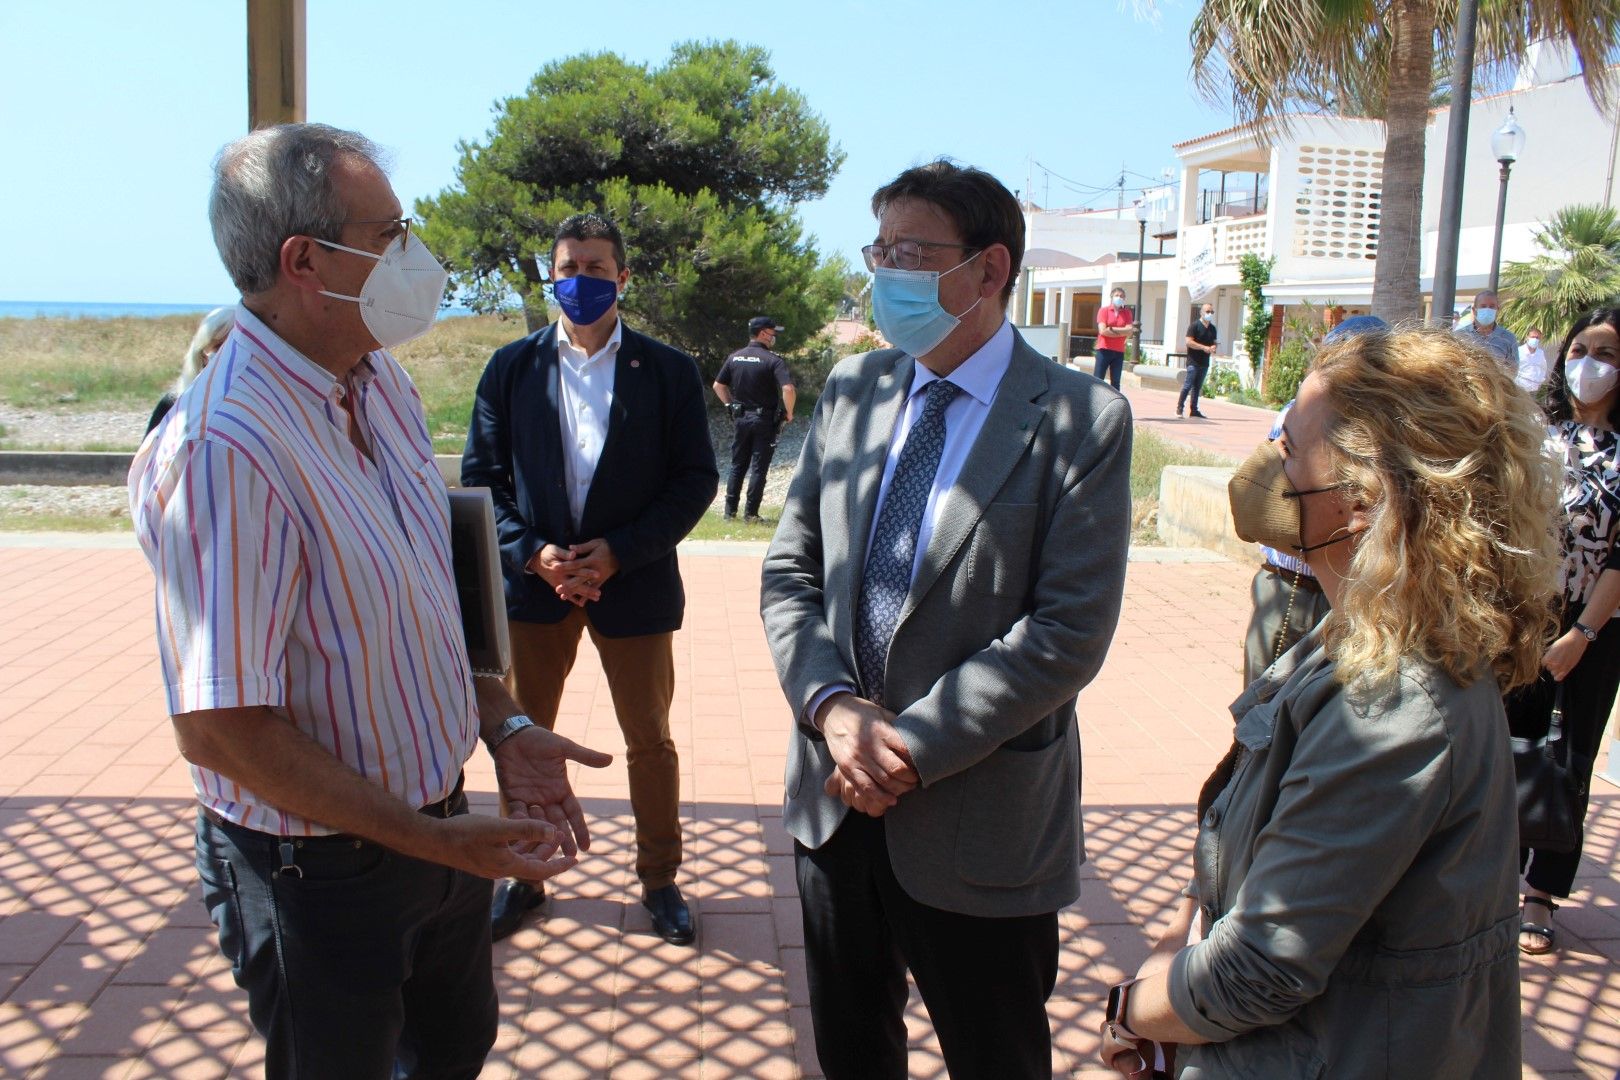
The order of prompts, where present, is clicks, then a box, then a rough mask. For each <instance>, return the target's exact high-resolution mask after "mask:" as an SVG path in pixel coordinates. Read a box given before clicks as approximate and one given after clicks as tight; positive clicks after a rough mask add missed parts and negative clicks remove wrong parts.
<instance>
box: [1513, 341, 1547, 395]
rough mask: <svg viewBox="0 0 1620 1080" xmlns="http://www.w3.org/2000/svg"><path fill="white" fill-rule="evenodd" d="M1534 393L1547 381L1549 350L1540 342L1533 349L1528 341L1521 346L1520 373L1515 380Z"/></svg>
mask: <svg viewBox="0 0 1620 1080" xmlns="http://www.w3.org/2000/svg"><path fill="white" fill-rule="evenodd" d="M1514 381H1515V382H1517V383H1518V384H1519V385H1520V386H1522V387H1524V388H1525V389H1526V390H1528V391H1530V392H1531V393H1532V394H1533V393H1535V392H1536V391H1537V390H1540V389H1541V384H1542V383H1544V382H1546V381H1547V350H1545V349H1543V348H1542V347H1541V346H1540V345H1539V344H1538V345H1537V346H1536V347H1535V348H1534V349H1532V348H1531V347H1530V345H1529V343H1528V342H1526V343H1525V344H1523V345H1520V346H1519V374H1518V375H1517V377H1516V378H1515V380H1514Z"/></svg>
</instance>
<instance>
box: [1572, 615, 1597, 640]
mask: <svg viewBox="0 0 1620 1080" xmlns="http://www.w3.org/2000/svg"><path fill="white" fill-rule="evenodd" d="M1575 629H1577V630H1579V631H1580V632H1581V636H1582V637H1584V638H1585V639H1586V640H1587V641H1596V640H1597V631H1596V630H1594V629H1592V628H1591V627H1590V626H1587V625H1586V624H1585V623H1583V622H1581V621H1580V620H1579V619H1576V620H1575Z"/></svg>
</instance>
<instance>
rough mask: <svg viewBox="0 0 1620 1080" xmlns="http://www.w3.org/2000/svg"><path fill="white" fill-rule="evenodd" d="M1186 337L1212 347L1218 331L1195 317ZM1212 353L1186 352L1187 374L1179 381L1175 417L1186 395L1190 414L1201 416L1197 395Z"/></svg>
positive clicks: (1179, 412) (1206, 373) (1189, 350)
mask: <svg viewBox="0 0 1620 1080" xmlns="http://www.w3.org/2000/svg"><path fill="white" fill-rule="evenodd" d="M1187 336H1188V337H1190V338H1192V339H1193V340H1194V341H1196V342H1198V344H1200V345H1213V344H1215V342H1216V341H1217V340H1218V339H1219V338H1220V331H1219V330H1217V329H1216V327H1215V324H1214V323H1213V322H1205V321H1204V319H1203V316H1202V315H1199V316H1197V317H1195V318H1194V319H1193V321H1192V325H1191V326H1189V327H1187ZM1214 355H1215V354H1214V353H1207V352H1205V351H1204V350H1202V349H1188V350H1187V373H1186V375H1184V376H1183V377H1182V380H1181V396H1180V397H1178V398H1176V415H1177V416H1180V415H1181V410H1182V407H1183V406H1184V405H1186V404H1187V395H1188V394H1189V393H1190V394H1191V395H1192V414H1193V415H1194V416H1199V415H1202V414H1200V413H1199V411H1198V395H1199V393H1200V392H1201V391H1202V390H1203V389H1204V378H1205V376H1207V375H1208V374H1209V362H1210V359H1211V358H1212V357H1213V356H1214Z"/></svg>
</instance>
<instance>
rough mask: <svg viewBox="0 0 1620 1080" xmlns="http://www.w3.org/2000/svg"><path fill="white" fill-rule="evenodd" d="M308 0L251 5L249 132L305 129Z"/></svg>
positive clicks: (258, 0) (259, 0)
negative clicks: (270, 128) (294, 126)
mask: <svg viewBox="0 0 1620 1080" xmlns="http://www.w3.org/2000/svg"><path fill="white" fill-rule="evenodd" d="M304 26H305V19H304V0H247V35H248V42H247V44H248V56H247V60H248V130H249V131H255V130H257V129H259V128H262V127H268V126H270V125H272V124H296V123H302V122H303V121H304V119H305V118H306V115H307V112H308V95H307V92H306V88H305V82H306V80H305V77H304V53H305V49H304Z"/></svg>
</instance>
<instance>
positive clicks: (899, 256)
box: [861, 240, 983, 270]
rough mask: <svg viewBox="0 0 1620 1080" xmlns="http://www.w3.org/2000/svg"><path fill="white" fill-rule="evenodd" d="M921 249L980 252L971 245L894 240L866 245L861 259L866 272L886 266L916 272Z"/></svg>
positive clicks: (920, 260)
mask: <svg viewBox="0 0 1620 1080" xmlns="http://www.w3.org/2000/svg"><path fill="white" fill-rule="evenodd" d="M923 248H955V249H956V250H958V251H972V252H978V251H982V250H983V249H982V248H976V247H974V246H972V245H971V244H941V243H937V242H935V241H933V240H896V241H895V242H894V243H892V244H867V245H866V246H865V247H863V248H861V257H862V258H864V259H865V260H866V268H867V269H868V270H876V269H877V268H878V266H879V265H880V264H884V263H886V264H888V265H889V266H892V267H894V268H895V269H897V270H916V269H917V268H918V267H920V266H922V260H923Z"/></svg>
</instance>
